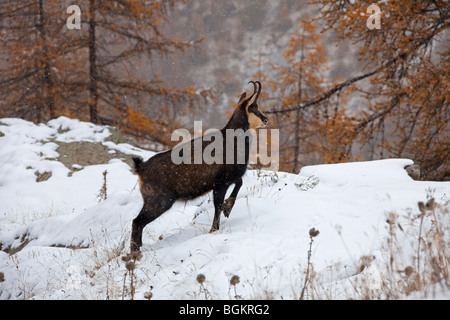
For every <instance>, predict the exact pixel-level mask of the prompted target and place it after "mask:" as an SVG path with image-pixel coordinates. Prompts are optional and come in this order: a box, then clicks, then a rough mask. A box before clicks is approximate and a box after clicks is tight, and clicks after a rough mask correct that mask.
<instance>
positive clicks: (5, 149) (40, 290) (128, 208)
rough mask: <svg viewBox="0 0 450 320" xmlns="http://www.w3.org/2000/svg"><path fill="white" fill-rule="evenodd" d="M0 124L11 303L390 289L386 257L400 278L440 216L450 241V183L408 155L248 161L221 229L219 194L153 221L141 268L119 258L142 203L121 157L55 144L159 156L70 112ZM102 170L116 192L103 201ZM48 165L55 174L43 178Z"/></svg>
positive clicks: (5, 288) (441, 293)
mask: <svg viewBox="0 0 450 320" xmlns="http://www.w3.org/2000/svg"><path fill="white" fill-rule="evenodd" d="M0 132H2V134H0V244H1V247H2V250H3V251H0V273H3V275H4V276H3V277H4V281H3V282H0V298H2V299H8V298H10V299H24V298H25V299H30V298H31V299H62V298H65V299H107V298H110V299H121V298H122V297H125V298H129V297H130V295H131V293H130V292H131V287H134V290H135V294H134V298H136V299H143V298H144V296H145V294H146V293H148V292H151V293H152V296H153V299H205V298H213V299H236V298H242V299H268V298H275V299H297V298H299V297H300V295H301V291H302V289H303V288H304V287H305V288H306V290H305V292H304V293H305V295H304V298H305V297H306V298H319V299H326V298H335V299H342V298H349V297H350V298H364V297H367V296H363V294H362V293H361V292H364V294H367V293H370V294H372V296H369V298H370V297H372V298H375V297H378V298H384V297H386V296H384V294H385V288H386V287H388V283H387V282H388V281H389V280H390V279H388V278H387V276H386V275H385V269H386V266H390V267H391V268H393V266H392V260H389V255H391V256H392V255H393V254H394V253H397V252H398V251H397V250H399V248H401V250H400V251H401V253H399V254H398V255H399V256H401V259H400V260H398V259H397V260H395V268H396V270H395V271H394V272H396V273H399V274H400V273H401V272H403V271H404V269H405V268H406V267H408V266H409V265H410V264H412V265H414V263H416V262H415V261H416V260H417V259H416V260H415V255H417V250H418V246H420V244H419V242H418V238H419V236H420V234H421V235H422V236H423V237H425V236H426V235H427V234H428V233H427V232H431V231H433V230H434V229H433V228H435V227H436V226H438V224H437V223H436V219H434V218H433V215H434V216H437V215H438V214H439V223H441V224H442V225H444V226H447V227H446V228H440V229H439V231H440V236H442V240H443V243H444V244H446V245H448V243H449V228H448V226H449V225H450V219H449V214H448V213H446V212H445V210H448V207H449V200H448V198H449V195H450V183H448V182H426V181H414V180H412V179H411V178H410V177H409V176H408V175H407V173H406V171H405V170H404V167H405V166H406V165H409V164H412V161H411V160H407V159H388V160H380V161H371V162H357V163H344V164H334V165H318V166H309V167H304V168H303V169H302V170H301V172H300V174H298V175H294V174H288V173H284V172H276V173H275V172H269V171H255V170H249V171H248V172H247V173H246V175H245V179H244V185H243V187H242V189H241V192H240V194H239V195H238V199H237V201H236V204H235V206H234V208H233V211H232V212H231V215H230V218H229V219H227V218H224V217H222V219H221V220H222V223H221V229H220V230H219V231H218V232H215V233H214V234H209V233H208V231H209V228H210V227H211V223H212V218H213V214H214V208H213V204H212V199H211V197H210V195H206V196H204V197H202V198H199V199H197V200H195V201H191V202H188V203H182V202H179V203H178V202H177V203H176V204H175V205H174V206H173V207H172V208H171V209H170V210H169V211H168V212H166V213H165V214H163V215H162V216H161V217H160V218H158V219H157V220H156V221H154V222H153V223H151V224H149V225H148V226H147V227H146V229H145V230H144V238H143V241H144V246H143V247H142V253H143V257H142V259H140V260H139V261H137V262H136V268H135V270H134V271H133V276H131V274H130V273H129V272H128V271H127V269H126V266H125V262H124V261H122V256H123V255H125V254H127V252H128V246H129V236H130V228H131V220H132V219H133V218H134V217H135V216H136V215H137V213H138V212H139V211H140V209H141V206H142V198H141V195H140V193H139V187H138V185H137V177H136V176H135V175H134V174H133V173H132V172H131V170H130V167H129V166H128V165H127V164H126V163H125V162H124V161H122V160H121V159H112V160H110V161H109V162H108V163H105V164H97V165H87V166H83V167H82V166H77V165H74V166H73V168H67V167H66V166H64V165H63V164H62V163H61V162H60V161H58V159H59V158H58V157H61V156H62V155H59V154H58V152H57V148H58V142H73V141H91V142H93V143H94V142H96V143H101V144H102V145H104V146H106V147H107V148H108V149H110V152H111V153H114V152H116V151H120V152H122V153H123V154H134V155H140V156H142V157H143V158H144V159H147V158H149V157H150V156H152V155H153V153H152V152H148V151H144V150H140V149H138V148H136V147H133V146H131V145H128V144H116V143H114V142H112V141H107V138H108V136H109V135H110V131H109V130H108V128H107V127H102V126H96V125H93V124H90V123H84V122H80V121H78V120H71V119H68V118H64V117H61V118H58V119H55V120H52V121H50V122H48V123H47V124H40V125H34V124H32V123H30V122H26V121H23V120H19V119H0ZM113 150H115V151H113ZM80 168H81V170H79V169H80ZM74 169H77V170H74ZM105 170H106V171H107V174H106V186H107V189H106V196H107V197H106V199H104V195H103V197H101V196H99V194H101V192H100V190H101V188H102V186H103V182H104V180H103V179H104V175H103V172H104V171H105ZM43 172H47V173H48V172H51V176H50V177H48V175H47V178H48V179H43V181H41V182H37V176H39V173H43ZM431 196H432V197H434V199H435V201H436V203H437V208H438V209H435V211H433V212H432V214H431V213H430V214H428V216H430V219H429V220H427V219H424V220H422V221H421V219H420V216H419V215H420V211H419V207H418V201H423V202H426V201H427V200H429V198H430V197H431ZM427 197H428V198H427ZM436 210H440V211H439V212H437V213H436ZM430 212H431V211H430ZM428 216H427V217H428ZM433 219H434V220H433ZM387 221H388V222H389V223H387ZM433 221H434V222H433ZM394 222H395V223H394ZM311 228H315V229H317V230H319V231H320V233H319V235H318V236H316V237H314V238H313V240H314V241H313V243H312V247H311V248H312V251H311V258H310V259H311V260H310V263H311V268H310V270H311V269H312V268H313V270H314V273H311V272H310V273H309V274H308V275H306V274H305V272H306V270H307V267H308V250H309V248H310V240H311V239H310V235H309V230H310V229H311ZM422 229H423V230H422ZM394 233H395V234H394ZM394 236H395V246H394V244H393V239H394ZM389 239H390V240H391V241H388V240H389ZM423 247H424V245H422V249H423ZM419 249H420V248H419ZM444 250H447V251H445V252H448V248H444ZM425 260H426V258H425V253H423V254H422V262H421V263H422V264H423V263H425V262H424V261H425ZM387 261H391V262H390V263H388V262H387ZM418 268H419V272H420V269H421V268H422V271H423V272H425V270H426V269H425V268H426V266H425V265H424V266H423V267H422V265H420V264H418ZM397 269H398V270H397ZM198 274H203V275H204V276H205V278H206V280H205V282H204V283H203V284H202V285H200V284H199V283H197V280H196V278H197V275H198ZM233 275H237V276H239V279H240V282H239V283H238V284H236V285H235V286H232V285H230V282H229V281H230V279H231V277H232V276H233ZM305 276H307V277H308V278H309V279H310V280H311V281H310V282H308V283H307V284H306V286H305ZM391 276H392V275H391ZM395 276H396V275H395ZM401 276H402V275H399V277H401ZM132 277H133V284H132V285H131V283H130V280H131V278H132ZM392 277H394V276H392ZM401 279H402V278H400V280H401ZM441 280H442V279H439V281H436V285H435V286H434V287H433V292H432V293H433V294H431V293H430V292H425V293H423V292H422V293H420V294H423V295H426V297H428V298H432V297H437V298H449V297H450V293H449V288H448V286H446V285H445V284H444V285H442V282H443V281H441ZM447 280H448V279H447ZM311 284H312V285H311ZM355 286H356V287H357V288H355ZM358 286H359V287H358ZM313 287H314V289H312V288H313ZM358 288H359V289H358ZM363 289H364V290H363ZM390 297H392V295H391V296H390ZM399 297H406V296H405V295H401V294H400V295H399Z"/></svg>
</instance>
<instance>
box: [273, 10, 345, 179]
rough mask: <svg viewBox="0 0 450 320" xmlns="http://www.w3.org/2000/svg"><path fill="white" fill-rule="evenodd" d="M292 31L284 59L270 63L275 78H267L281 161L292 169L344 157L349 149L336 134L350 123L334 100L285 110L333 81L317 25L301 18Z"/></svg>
mask: <svg viewBox="0 0 450 320" xmlns="http://www.w3.org/2000/svg"><path fill="white" fill-rule="evenodd" d="M295 30H296V31H295V32H294V33H293V34H292V35H291V37H290V39H289V43H288V45H287V48H286V50H285V51H283V58H284V60H285V61H284V63H283V64H281V65H273V69H274V71H275V74H276V76H275V78H274V80H272V82H271V87H272V88H273V90H274V91H273V98H275V105H277V110H278V112H277V116H276V120H277V126H278V128H280V134H281V137H280V139H281V141H282V142H281V143H280V157H281V161H280V164H281V167H282V169H284V170H287V171H292V172H298V171H299V170H300V168H301V167H302V166H304V165H306V164H313V163H323V162H338V161H343V160H347V159H348V153H349V152H348V150H347V149H346V148H345V147H344V148H343V145H342V144H341V142H340V141H339V139H338V137H339V134H338V133H340V132H342V128H345V125H346V124H351V122H349V121H348V118H347V117H346V116H345V112H342V111H341V110H338V109H337V108H335V105H336V104H338V103H339V100H337V99H335V98H333V99H328V100H327V101H324V102H322V103H318V104H316V105H314V107H311V108H308V109H296V110H294V111H291V112H284V111H286V110H288V109H289V108H290V107H292V106H293V105H300V104H301V103H303V102H304V101H309V100H311V99H313V98H314V97H316V96H318V95H319V96H320V95H322V94H323V93H324V92H325V91H326V90H327V89H328V88H329V87H331V85H332V84H333V82H330V81H329V80H328V79H327V76H326V75H327V71H328V67H327V59H326V55H325V49H324V47H323V45H322V44H321V40H322V36H321V34H320V33H319V32H318V28H317V26H316V25H315V24H314V23H313V21H312V19H311V18H310V17H309V16H306V17H304V18H303V19H301V20H300V24H299V27H298V28H295ZM340 102H342V101H340ZM269 113H272V112H269Z"/></svg>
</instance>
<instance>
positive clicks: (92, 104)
mask: <svg viewBox="0 0 450 320" xmlns="http://www.w3.org/2000/svg"><path fill="white" fill-rule="evenodd" d="M95 27H96V22H95V0H90V1H89V35H88V46H89V84H88V88H89V99H88V102H89V116H90V120H91V122H92V123H98V114H97V103H98V89H97V81H98V76H97V51H96V42H95V41H96V40H95Z"/></svg>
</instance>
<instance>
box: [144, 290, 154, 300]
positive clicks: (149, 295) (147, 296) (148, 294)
mask: <svg viewBox="0 0 450 320" xmlns="http://www.w3.org/2000/svg"><path fill="white" fill-rule="evenodd" d="M152 297H153V293H151V292H145V293H144V298H145V299H147V300H150V299H151V298H152Z"/></svg>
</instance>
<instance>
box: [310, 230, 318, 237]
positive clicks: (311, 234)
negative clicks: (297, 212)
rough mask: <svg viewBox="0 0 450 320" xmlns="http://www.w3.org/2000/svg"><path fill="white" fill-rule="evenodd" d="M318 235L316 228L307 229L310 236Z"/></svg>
mask: <svg viewBox="0 0 450 320" xmlns="http://www.w3.org/2000/svg"><path fill="white" fill-rule="evenodd" d="M318 235H319V230H316V228H312V229H309V236H310V237H311V238H314V237H317V236H318Z"/></svg>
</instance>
